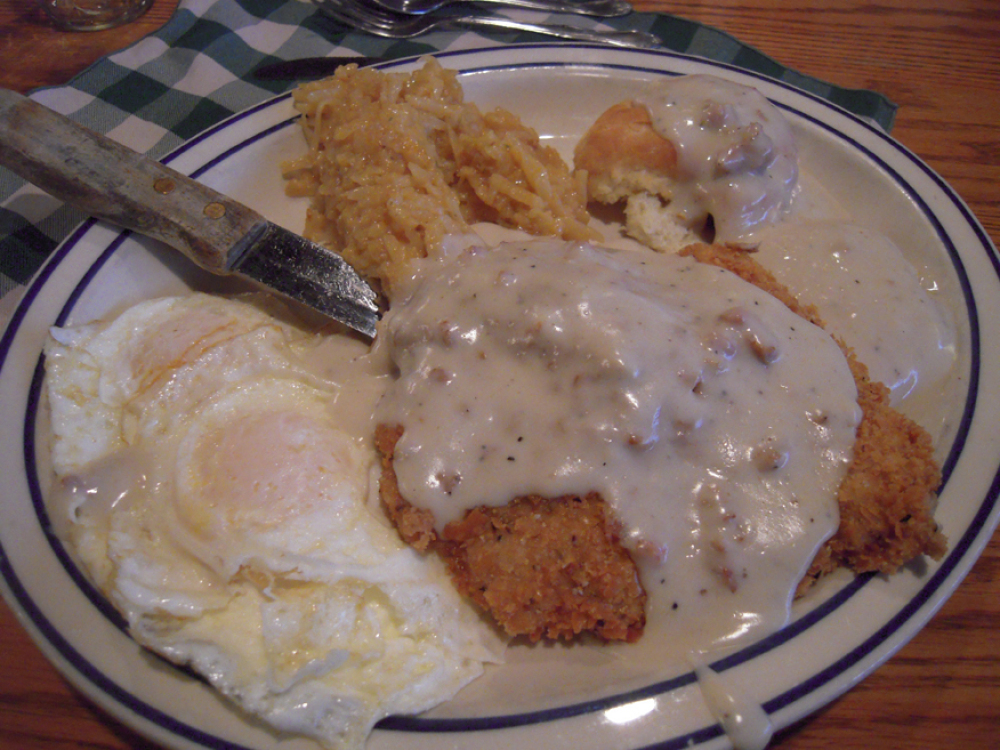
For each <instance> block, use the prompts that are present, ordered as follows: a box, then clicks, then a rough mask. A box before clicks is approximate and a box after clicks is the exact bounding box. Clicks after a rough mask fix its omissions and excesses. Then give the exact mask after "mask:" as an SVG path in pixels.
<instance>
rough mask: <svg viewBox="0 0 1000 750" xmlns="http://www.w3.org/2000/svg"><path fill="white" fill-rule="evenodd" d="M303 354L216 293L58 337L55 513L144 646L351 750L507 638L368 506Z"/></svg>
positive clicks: (478, 664) (52, 347) (452, 687)
mask: <svg viewBox="0 0 1000 750" xmlns="http://www.w3.org/2000/svg"><path fill="white" fill-rule="evenodd" d="M316 345H317V337H316V336H314V335H312V334H309V333H306V332H304V331H302V330H300V329H297V328H295V327H292V326H290V325H287V324H285V323H282V322H279V321H278V320H276V319H275V318H274V317H272V316H270V315H268V314H267V313H265V312H263V311H261V310H259V309H257V308H256V307H254V306H253V305H250V304H246V303H243V302H238V301H232V300H225V299H221V298H215V297H211V296H208V295H193V296H189V297H175V298H167V299H161V300H153V301H149V302H144V303H141V304H139V305H137V306H136V307H133V308H131V309H129V310H127V311H126V312H124V313H123V314H122V315H120V316H119V317H117V318H116V319H114V320H113V321H110V322H107V323H95V324H91V325H86V326H80V327H75V328H66V329H53V331H52V333H51V337H50V340H49V342H48V343H47V345H46V349H45V354H46V371H47V386H48V395H49V401H50V404H51V415H52V433H53V447H52V450H53V465H54V469H55V472H56V475H57V478H58V479H59V480H60V481H59V482H57V483H56V484H57V490H56V495H55V498H54V499H53V503H52V504H53V505H54V506H55V507H56V508H57V509H61V510H62V512H63V514H64V517H63V518H62V519H61V523H62V526H63V527H64V528H65V536H66V538H67V542H68V543H69V545H70V547H71V549H72V550H73V551H74V552H75V554H76V556H77V557H78V559H79V560H80V562H81V564H82V566H83V567H84V568H85V570H86V571H87V572H88V574H89V575H90V576H91V578H92V579H93V580H94V581H95V583H96V584H97V585H98V587H99V588H100V589H101V590H102V591H103V592H104V593H105V594H106V595H107V597H108V598H109V600H110V601H111V602H112V603H113V604H114V606H115V607H116V608H117V609H118V610H119V611H120V612H121V613H122V614H123V616H124V617H125V619H126V620H127V622H128V625H129V628H130V632H131V633H132V635H133V637H134V638H135V639H136V640H137V641H138V642H140V643H142V644H143V645H145V646H147V647H149V648H150V649H152V650H154V651H156V652H157V653H159V654H161V655H163V656H165V657H166V658H168V659H170V660H172V661H174V662H177V663H181V664H189V665H190V666H192V667H193V668H194V669H195V670H196V671H197V672H199V673H200V674H202V675H203V676H204V677H205V678H206V679H207V680H208V681H209V682H211V684H213V685H214V686H215V687H216V688H218V689H219V690H220V691H221V692H222V693H224V694H225V695H227V696H229V697H230V698H231V699H233V700H234V701H236V702H237V703H238V704H239V705H240V706H242V708H243V709H245V710H246V711H249V712H250V713H252V714H254V715H255V716H258V717H260V718H263V719H264V720H265V721H267V722H268V723H269V724H270V725H272V726H273V727H275V728H276V729H278V730H284V731H287V732H292V733H295V734H301V735H306V736H309V737H312V738H315V739H316V740H318V741H319V742H320V743H322V744H324V745H326V746H329V747H338V748H340V747H343V748H357V747H361V746H363V744H364V742H365V738H366V737H367V735H368V734H369V732H370V731H371V728H372V727H373V725H374V724H375V723H376V722H377V721H378V720H379V719H380V718H382V717H384V716H387V715H390V714H396V713H412V712H419V711H423V710H426V709H428V708H430V707H432V706H434V705H436V704H438V703H440V702H441V701H444V700H447V699H449V698H450V697H452V696H453V695H454V694H455V693H456V692H457V691H458V690H459V689H460V688H461V687H462V686H464V685H465V684H467V683H468V682H469V681H471V680H472V679H474V678H475V677H477V676H478V675H479V674H481V673H482V671H483V668H484V667H483V664H484V663H486V662H496V661H499V660H500V659H501V655H502V651H503V644H502V642H501V640H500V639H499V638H498V637H497V636H496V634H495V633H494V632H493V630H492V629H491V628H490V627H489V626H487V625H485V624H484V623H483V622H482V621H481V619H480V618H479V616H478V615H477V614H476V613H475V612H474V611H473V610H472V609H471V607H470V606H469V605H468V604H466V603H465V602H464V601H463V600H462V599H461V598H460V597H459V596H458V594H457V593H456V592H455V591H454V589H453V588H452V587H451V585H450V583H449V582H448V580H447V576H446V574H445V573H444V571H443V570H442V569H441V567H440V566H439V563H437V562H436V561H434V560H430V559H426V558H424V557H422V556H420V555H419V554H418V553H416V552H414V551H413V550H412V549H411V548H409V547H407V546H406V545H404V544H403V543H402V542H401V541H400V540H399V538H398V535H397V534H396V533H395V532H394V531H393V530H392V529H390V528H389V527H388V526H387V525H385V523H384V522H383V521H382V520H381V519H379V518H378V517H377V516H376V515H375V513H373V511H372V510H371V506H370V504H369V503H368V499H369V476H370V475H371V473H372V468H373V462H374V461H375V456H374V453H373V452H372V451H371V450H370V447H368V446H365V445H361V444H359V442H358V441H357V440H356V439H354V438H353V437H351V435H349V434H348V431H346V430H345V429H343V428H344V425H342V424H339V423H338V418H337V416H336V412H335V410H334V409H332V408H331V406H332V404H333V403H334V402H335V401H336V399H337V397H338V391H339V388H340V386H339V385H338V383H336V382H334V381H331V380H330V379H328V378H327V377H324V376H322V375H321V374H318V373H317V372H316V370H315V368H314V367H310V366H309V365H308V364H307V359H308V358H307V357H305V356H303V355H305V354H306V353H307V352H309V351H310V350H312V349H314V348H315V346H316ZM57 525H58V524H57Z"/></svg>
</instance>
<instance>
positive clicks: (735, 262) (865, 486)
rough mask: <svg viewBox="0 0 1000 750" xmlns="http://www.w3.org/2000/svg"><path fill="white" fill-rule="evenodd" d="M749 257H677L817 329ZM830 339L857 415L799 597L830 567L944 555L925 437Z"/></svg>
mask: <svg viewBox="0 0 1000 750" xmlns="http://www.w3.org/2000/svg"><path fill="white" fill-rule="evenodd" d="M752 252H753V251H752V250H747V249H746V248H739V247H733V246H726V245H692V246H690V247H688V248H685V250H684V251H683V252H682V254H683V255H690V256H692V257H693V258H695V259H696V260H698V261H700V262H702V263H710V264H712V265H716V266H719V267H722V268H726V269H728V270H729V271H732V272H733V273H735V274H736V275H738V276H740V277H741V278H743V279H744V280H745V281H749V282H750V283H752V284H754V285H756V286H758V287H760V288H761V289H763V290H764V291H766V292H769V293H770V294H771V295H772V296H774V297H776V298H777V299H779V300H780V301H781V302H783V303H784V304H785V305H787V306H788V308H789V309H791V310H792V311H793V312H795V313H797V314H799V315H801V316H802V317H803V318H806V319H807V320H809V321H811V322H812V323H815V324H817V325H820V326H822V320H821V319H820V317H819V314H818V313H817V311H816V308H815V307H813V306H812V305H803V304H801V303H799V302H798V301H797V300H796V299H795V297H794V296H793V295H792V294H791V293H790V292H789V291H788V289H787V287H785V286H784V285H782V284H780V283H779V282H778V281H777V280H776V279H775V278H774V276H772V275H771V273H770V272H769V271H767V270H766V269H765V268H763V267H762V266H761V265H760V264H758V263H757V262H756V261H755V260H754V259H753V257H752ZM835 340H837V343H838V344H839V345H840V347H841V349H843V351H844V355H845V356H846V357H847V361H848V364H849V365H850V368H851V373H852V374H853V375H854V380H855V383H856V384H857V387H858V405H859V406H860V407H861V410H862V414H863V416H862V419H861V423H860V425H859V426H858V432H857V437H856V439H855V443H854V458H853V460H852V462H851V464H850V466H849V467H848V470H847V475H846V476H845V477H844V480H843V482H841V485H840V490H839V492H838V495H837V501H838V504H839V506H840V526H839V527H838V529H837V533H836V534H834V536H833V537H832V538H831V539H830V540H829V541H828V542H827V543H826V544H825V545H824V546H823V547H822V548H821V549H820V551H819V553H818V554H817V555H816V558H815V559H814V560H813V563H812V566H811V567H810V568H809V572H808V573H807V575H806V577H805V578H804V579H803V581H802V583H801V584H800V586H799V594H802V593H803V592H804V591H806V590H807V589H808V588H809V587H810V586H811V585H812V584H813V583H814V582H815V581H816V580H817V579H818V578H819V577H821V576H823V575H825V574H827V573H830V572H831V571H833V570H835V569H836V568H838V567H846V568H848V569H850V570H852V571H854V572H855V573H868V572H879V573H894V572H896V571H897V570H898V569H899V567H900V566H902V565H904V564H906V563H907V562H909V561H910V560H913V559H914V558H916V557H918V556H920V555H921V554H926V555H928V556H930V557H932V558H934V559H940V557H941V556H942V555H943V554H944V553H945V550H946V548H947V544H946V540H945V537H944V535H943V534H941V532H940V531H939V530H938V526H937V523H936V522H935V521H934V515H933V503H934V499H935V492H936V491H937V488H938V486H939V485H940V484H941V471H940V469H939V467H938V465H937V462H936V461H935V460H934V447H933V445H932V444H931V438H930V435H928V434H927V432H926V430H924V429H923V428H922V427H920V426H919V425H918V424H916V423H915V422H913V421H912V420H911V419H909V418H907V417H906V416H904V415H903V414H900V413H899V412H898V411H896V410H895V409H893V408H892V407H890V406H889V389H888V388H886V387H885V386H884V385H883V384H882V383H878V382H874V381H872V380H871V378H869V376H868V368H867V367H866V366H865V365H864V364H863V363H861V362H859V361H858V360H857V358H856V357H855V356H854V352H853V350H851V348H850V347H849V346H847V345H846V344H845V343H844V342H843V341H840V340H839V339H836V337H835Z"/></svg>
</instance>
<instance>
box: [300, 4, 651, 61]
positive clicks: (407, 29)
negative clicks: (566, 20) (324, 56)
mask: <svg viewBox="0 0 1000 750" xmlns="http://www.w3.org/2000/svg"><path fill="white" fill-rule="evenodd" d="M313 2H314V3H315V4H316V6H317V7H318V8H319V9H320V10H321V11H322V12H323V13H326V14H327V15H328V16H330V17H331V18H333V19H335V20H337V21H340V22H341V23H345V24H347V25H348V26H355V27H357V28H358V29H360V30H361V31H365V32H367V33H369V34H374V35H375V36H382V37H388V38H391V39H409V38H410V37H414V36H419V35H420V34H424V33H426V32H428V31H432V30H435V29H438V30H442V31H444V30H448V29H471V30H484V29H485V30H492V31H526V32H533V33H536V34H546V35H548V36H554V37H558V38H560V39H572V40H573V41H577V42H594V43H597V44H610V45H614V46H616V47H640V48H644V49H647V48H651V47H659V46H660V40H659V39H657V38H656V37H655V36H654V35H652V34H647V33H645V32H642V31H631V30H629V31H597V30H589V29H580V28H576V27H575V26H563V25H561V24H547V23H546V24H542V23H526V22H522V21H513V20H511V19H509V18H503V17H500V16H488V15H467V14H465V15H460V16H438V17H432V16H427V15H423V16H406V15H401V14H399V13H393V12H391V11H388V10H385V9H384V8H380V7H378V6H376V5H373V4H366V3H363V2H360V1H359V0H313Z"/></svg>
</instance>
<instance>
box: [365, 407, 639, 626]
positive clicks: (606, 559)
mask: <svg viewBox="0 0 1000 750" xmlns="http://www.w3.org/2000/svg"><path fill="white" fill-rule="evenodd" d="M401 435H402V429H401V428H399V427H387V426H384V425H383V426H380V427H379V428H378V429H377V432H376V445H377V447H378V449H379V452H380V453H381V455H382V480H381V482H380V486H379V491H380V494H381V498H382V502H383V503H384V505H385V508H386V511H387V513H388V515H389V518H390V519H391V520H392V521H393V523H395V524H396V527H397V528H398V529H399V531H400V535H401V536H402V537H403V539H404V540H405V541H407V542H408V543H410V544H411V545H413V546H414V547H416V548H417V549H422V550H426V549H432V550H433V551H435V552H436V553H437V554H438V555H440V556H441V558H442V559H443V560H444V561H445V562H446V563H447V565H448V568H449V571H450V573H451V577H452V580H453V581H454V583H455V586H456V587H457V588H458V590H459V591H461V592H462V593H463V594H464V595H465V596H467V597H469V598H470V599H471V600H472V601H474V602H475V603H476V604H478V605H479V606H480V607H482V608H483V609H484V610H486V611H487V612H489V613H490V614H491V615H492V616H493V618H494V619H495V620H496V621H497V622H498V623H499V624H500V625H501V626H502V627H503V629H504V630H505V631H506V632H507V633H508V634H510V635H512V636H518V635H522V636H527V637H528V638H529V639H530V640H532V641H537V640H539V639H540V638H552V639H558V638H566V639H571V638H574V637H576V636H577V635H579V634H581V633H585V632H588V633H593V634H595V635H597V636H599V637H601V638H604V639H606V640H625V641H635V640H637V639H638V638H639V636H641V635H642V631H643V628H644V626H645V623H646V617H645V605H646V592H645V591H644V590H643V588H642V585H641V584H640V582H639V575H638V571H637V569H636V566H635V563H634V562H633V561H632V558H631V557H630V556H629V554H628V552H627V551H626V550H625V548H624V547H623V546H622V544H621V540H620V538H619V527H618V523H617V521H616V520H615V519H614V517H613V516H612V514H611V511H610V509H609V508H608V507H607V504H606V503H605V502H604V500H603V499H602V498H601V497H600V495H598V494H596V493H591V494H589V495H587V496H586V497H578V496H571V495H567V496H563V497H557V498H543V497H539V496H537V495H530V496H526V497H519V498H515V499H514V500H512V501H511V502H510V503H508V504H507V505H505V506H502V507H499V508H494V507H485V506H481V507H478V508H475V509H473V510H471V511H469V512H468V513H467V514H466V515H465V516H464V517H463V518H462V519H460V520H458V521H454V522H452V523H449V524H448V525H447V526H445V528H444V529H443V530H442V532H441V533H440V534H438V533H437V532H436V531H435V528H434V519H433V517H432V516H431V515H430V513H428V512H427V511H426V510H422V509H420V508H416V507H414V506H413V505H411V504H410V503H409V502H408V501H407V500H406V499H405V498H403V497H402V496H401V495H400V492H399V487H398V484H397V482H396V474H395V471H394V469H393V466H392V460H393V451H394V448H395V445H396V441H398V440H399V437H400V436H401Z"/></svg>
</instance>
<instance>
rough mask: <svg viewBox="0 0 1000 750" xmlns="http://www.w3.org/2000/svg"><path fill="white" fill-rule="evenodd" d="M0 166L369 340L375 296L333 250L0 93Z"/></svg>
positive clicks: (38, 107) (20, 99)
mask: <svg viewBox="0 0 1000 750" xmlns="http://www.w3.org/2000/svg"><path fill="white" fill-rule="evenodd" d="M0 164H2V165H3V166H5V167H7V168H9V169H10V170H12V171H13V172H16V173H17V174H19V175H21V176H22V177H23V178H24V179H26V180H28V181H29V182H32V183H34V184H35V185H37V186H38V187H40V188H41V189H42V190H45V191H46V192H48V193H51V194H52V195H53V196H55V197H56V198H59V199H61V200H63V201H65V202H67V203H70V204H72V205H75V206H77V207H78V208H81V209H83V210H85V211H87V212H88V213H90V214H91V215H92V216H95V217H97V218H100V219H105V220H107V221H110V222H111V223H113V224H116V225H118V226H121V227H124V228H126V229H131V230H134V231H136V232H139V233H141V234H144V235H147V236H149V237H153V238H154V239H157V240H160V241H162V242H165V243H166V244H168V245H170V246H171V247H174V248H176V249H177V250H180V251H181V252H182V253H183V254H184V255H186V256H187V257H188V258H190V259H191V260H192V261H194V262H195V263H196V264H198V265H199V266H201V267H202V268H204V269H206V270H208V271H211V272H212V273H216V274H221V275H226V274H237V275H240V276H243V277H245V278H248V279H250V280H251V281H253V282H255V283H257V284H261V285H263V286H266V287H267V288H269V289H272V290H274V291H276V292H278V293H279V294H281V295H282V296H285V297H288V298H291V299H294V300H297V301H299V302H302V303H304V304H306V305H308V306H309V307H312V308H314V309H316V310H319V311H320V312H321V313H324V314H325V315H328V316H329V317H331V318H333V319H334V320H337V321H339V322H341V323H343V324H344V325H347V326H349V327H350V328H352V329H354V330H356V331H358V332H360V333H363V334H364V335H366V336H369V337H374V335H375V327H376V325H377V323H378V319H379V306H378V295H377V294H376V293H375V291H374V290H373V289H372V288H371V287H370V286H369V285H368V284H367V283H366V282H365V281H364V279H362V278H361V277H360V276H359V275H358V274H357V272H356V271H355V270H354V269H353V268H351V266H350V265H349V264H348V263H347V262H346V261H344V259H343V258H341V257H340V256H339V255H337V254H336V253H334V252H333V251H331V250H329V249H327V248H324V247H322V246H321V245H318V244H316V243H314V242H310V241H309V240H307V239H305V238H304V237H300V236H298V235H296V234H294V233H293V232H290V231H288V230H286V229H283V228H282V227H279V226H277V225H276V224H274V223H273V222H270V221H268V220H267V219H265V218H264V217H263V216H261V215H260V214H259V213H257V212H256V211H254V210H253V209H251V208H249V207H247V206H245V205H243V204H242V203H239V202H237V201H234V200H232V199H230V198H227V197H226V196H224V195H222V194H221V193H219V192H217V191H215V190H212V189H211V188H209V187H207V186H205V185H202V184H201V183H199V182H196V181H195V180H193V179H191V178H189V177H186V176H184V175H182V174H180V173H179V172H177V171H175V170H173V169H170V168H169V167H166V166H164V165H162V164H160V163H159V162H157V161H154V160H153V159H150V158H148V157H146V156H143V155H142V154H139V153H137V152H135V151H132V150H131V149H129V148H126V147H125V146H122V145H121V144H119V143H116V142H115V141H112V140H111V139H110V138H107V137H105V136H102V135H100V134H98V133H95V132H93V131H91V130H88V129H87V128H84V127H81V126H80V125H77V124H76V123H74V122H72V121H71V120H69V119H68V118H66V117H63V116H62V115H60V114H57V113H56V112H53V111H52V110H50V109H47V108H46V107H43V106H42V105H40V104H38V103H37V102H34V101H32V100H30V99H27V98H26V97H24V96H21V95H20V94H17V93H15V92H13V91H8V90H4V89H0Z"/></svg>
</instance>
